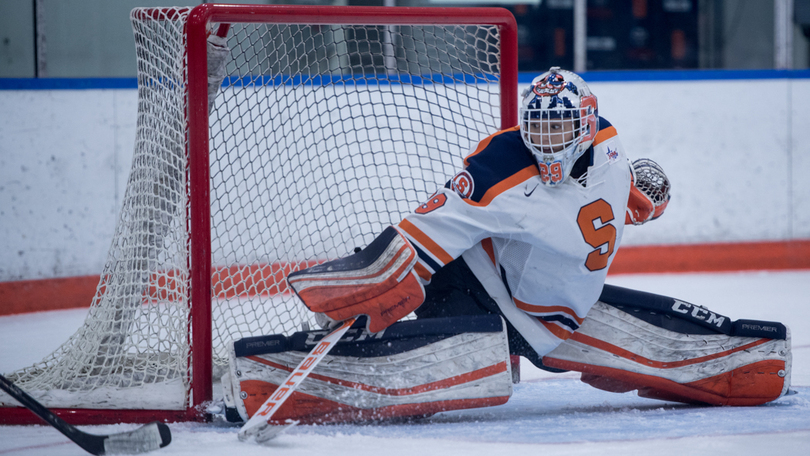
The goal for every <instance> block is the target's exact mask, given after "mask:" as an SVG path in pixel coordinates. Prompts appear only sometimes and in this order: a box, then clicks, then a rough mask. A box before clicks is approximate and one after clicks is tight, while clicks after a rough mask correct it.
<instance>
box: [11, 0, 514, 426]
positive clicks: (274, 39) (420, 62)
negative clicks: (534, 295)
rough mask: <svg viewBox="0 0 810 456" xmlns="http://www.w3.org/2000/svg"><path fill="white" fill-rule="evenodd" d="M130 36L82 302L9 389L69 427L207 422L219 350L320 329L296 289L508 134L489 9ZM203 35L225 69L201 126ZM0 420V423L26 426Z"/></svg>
mask: <svg viewBox="0 0 810 456" xmlns="http://www.w3.org/2000/svg"><path fill="white" fill-rule="evenodd" d="M131 19H132V26H133V30H134V33H135V43H136V50H137V59H138V124H137V134H136V141H135V150H134V156H133V165H132V169H131V172H130V177H129V181H128V184H127V190H126V194H125V196H124V200H123V207H122V209H121V213H120V216H119V219H118V223H117V227H116V231H115V235H114V238H113V241H112V246H111V248H110V253H109V255H108V260H107V263H106V265H105V268H104V271H103V274H102V278H101V281H100V283H99V286H98V290H97V292H96V296H95V297H94V299H93V301H92V304H91V307H90V309H89V312H88V316H87V318H86V320H85V323H84V325H83V326H82V327H81V328H80V329H79V330H78V331H77V332H76V333H75V334H74V335H73V336H72V337H71V338H70V339H69V340H68V341H67V342H65V343H64V344H63V345H62V346H61V347H59V348H58V349H57V350H56V351H55V352H54V353H52V354H51V355H49V356H48V357H46V358H45V359H43V360H42V361H41V362H39V363H36V364H34V365H33V366H31V367H28V368H24V369H21V370H19V371H17V372H14V373H12V374H10V375H9V378H10V379H11V380H12V381H14V382H15V383H16V384H17V385H18V386H20V387H21V388H23V389H25V390H27V391H28V392H29V393H30V394H31V395H32V396H34V397H36V398H37V399H38V400H39V401H41V402H42V403H43V404H44V405H45V406H47V407H49V408H52V409H54V411H55V412H57V413H58V414H60V415H61V416H63V417H64V418H67V419H68V420H69V421H71V422H73V423H87V424H91V423H106V422H147V421H152V420H163V421H177V420H198V419H205V416H206V413H205V410H204V408H205V403H206V402H207V401H210V400H212V397H213V382H214V381H215V379H217V378H218V377H219V375H220V374H221V372H222V371H224V369H223V368H224V367H225V366H226V363H227V350H228V344H229V343H231V342H232V341H233V340H237V339H240V338H244V337H249V336H256V335H263V334H279V333H283V334H290V333H292V332H294V331H296V330H300V329H301V328H302V327H306V326H307V325H313V326H314V322H313V321H312V319H311V315H310V313H309V312H308V311H307V309H306V308H305V307H304V306H303V304H301V303H300V301H298V300H297V298H296V297H295V296H294V295H293V294H291V293H290V292H289V290H287V288H286V285H285V282H284V279H285V277H286V275H287V274H289V272H290V271H294V270H298V269H300V268H302V267H306V266H307V265H312V264H316V263H317V262H320V261H324V260H329V259H335V258H339V257H343V256H346V255H348V254H351V253H352V252H353V251H354V249H355V248H356V247H360V248H362V247H364V246H366V245H368V244H369V243H370V242H371V241H372V240H373V239H374V238H375V237H376V235H377V234H379V233H380V232H382V231H383V230H384V229H385V228H386V227H387V226H389V225H392V224H395V223H397V222H399V220H401V218H402V217H403V216H404V215H406V214H408V213H410V212H411V211H412V210H413V209H414V208H416V207H417V206H418V205H419V204H420V203H422V202H424V201H425V200H426V199H427V198H428V197H429V196H430V194H432V193H433V192H434V191H435V190H436V189H437V188H439V186H441V185H443V184H444V183H445V182H446V181H447V180H448V179H449V178H450V177H451V176H452V175H453V174H454V173H455V172H457V171H458V169H460V166H461V159H462V158H463V156H464V155H466V154H467V153H468V152H469V151H470V150H471V148H472V147H474V146H475V145H476V144H477V143H478V141H480V140H482V139H483V138H485V137H486V136H488V135H489V134H491V133H493V132H494V131H495V130H498V129H503V128H509V127H512V126H514V125H516V124H517V36H516V30H517V29H516V25H515V21H514V18H513V16H512V15H511V14H510V13H509V12H508V11H506V10H504V9H501V8H421V7H420V8H399V7H341V6H331V7H318V6H281V5H218V4H203V5H200V6H197V7H195V8H193V9H192V8H139V9H135V10H133V11H132V14H131ZM212 31H213V32H214V33H217V32H218V34H219V35H221V36H226V37H227V43H228V46H229V47H230V56H229V58H228V60H227V66H226V77H225V80H224V82H223V84H222V85H221V87H220V89H219V91H218V94H217V95H216V98H215V99H214V103H213V108H212V109H211V111H210V115H209V110H208V87H207V85H208V79H209V78H208V71H207V60H208V59H207V50H206V46H207V43H206V39H207V36H208V34H210V33H212ZM223 32H226V33H227V35H225V33H223ZM214 86H216V84H214ZM0 406H3V407H7V408H3V409H0V422H1V423H4V424H9V423H36V422H38V421H37V419H36V418H35V417H34V416H33V415H32V414H30V413H28V412H27V411H26V410H25V409H21V408H19V407H18V404H16V403H15V402H14V401H13V399H11V398H10V397H8V396H5V395H0Z"/></svg>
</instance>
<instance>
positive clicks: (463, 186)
mask: <svg viewBox="0 0 810 456" xmlns="http://www.w3.org/2000/svg"><path fill="white" fill-rule="evenodd" d="M450 188H451V189H452V190H453V191H454V192H456V193H458V196H460V197H462V198H464V199H467V198H469V197H471V196H472V194H473V190H475V184H474V183H473V178H472V175H470V173H468V172H467V171H461V172H460V173H458V174H456V175H455V176H454V177H453V180H452V181H451V182H450Z"/></svg>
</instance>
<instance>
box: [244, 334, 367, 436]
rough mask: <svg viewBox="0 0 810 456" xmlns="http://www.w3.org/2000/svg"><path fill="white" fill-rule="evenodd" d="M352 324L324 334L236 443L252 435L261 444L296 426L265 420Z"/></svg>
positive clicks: (250, 422)
mask: <svg viewBox="0 0 810 456" xmlns="http://www.w3.org/2000/svg"><path fill="white" fill-rule="evenodd" d="M354 321H355V319H354V318H350V319H348V320H346V321H344V322H343V324H342V325H340V327H338V328H337V329H335V330H334V331H332V332H331V333H329V334H327V335H326V336H325V337H324V338H323V339H321V341H320V342H318V344H317V345H315V348H313V349H312V351H311V352H309V355H307V356H306V357H305V358H304V360H303V361H301V363H300V364H299V365H298V367H296V368H295V369H294V370H293V371H292V372H291V373H290V375H289V376H288V377H287V379H286V380H284V382H283V383H282V384H281V385H279V387H278V388H277V389H276V391H275V392H274V393H273V394H272V395H271V396H270V397H269V398H268V399H267V400H266V401H265V402H264V404H262V406H261V407H259V410H258V411H256V413H255V414H253V416H252V417H250V419H249V420H248V422H247V423H245V425H244V426H242V429H240V430H239V440H241V441H245V440H248V439H249V438H250V437H251V436H255V438H256V443H260V444H264V443H266V442H267V441H269V440H271V439H273V438H275V437H276V436H277V435H279V434H281V433H282V432H284V430H285V429H288V428H291V427H293V426H295V425H296V424H298V422H297V421H294V422H292V423H289V424H287V425H280V426H274V425H271V424H269V423H268V421H270V419H271V418H272V417H273V414H274V413H276V411H277V410H278V409H279V408H281V405H282V404H283V403H284V402H285V401H286V400H287V399H288V398H289V397H290V396H291V395H292V393H293V391H295V389H296V388H297V387H298V385H299V384H300V383H301V382H303V381H304V379H305V378H307V376H308V375H309V373H310V372H312V370H313V369H315V366H316V365H317V364H318V363H319V362H321V360H322V359H323V358H325V357H326V355H327V354H328V353H329V351H330V350H332V347H334V346H335V345H336V344H337V342H338V341H339V340H340V338H341V337H343V334H345V333H346V331H348V329H349V328H350V327H351V326H352V324H353V323H354Z"/></svg>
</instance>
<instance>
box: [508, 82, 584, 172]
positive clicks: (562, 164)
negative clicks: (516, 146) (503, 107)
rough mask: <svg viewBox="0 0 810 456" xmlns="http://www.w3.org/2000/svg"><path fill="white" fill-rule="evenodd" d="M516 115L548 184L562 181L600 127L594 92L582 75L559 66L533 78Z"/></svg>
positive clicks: (522, 132) (521, 133)
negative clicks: (592, 92)
mask: <svg viewBox="0 0 810 456" xmlns="http://www.w3.org/2000/svg"><path fill="white" fill-rule="evenodd" d="M519 116H520V136H521V138H523V143H524V144H526V147H528V148H529V150H530V151H531V152H532V154H534V157H535V158H536V159H537V165H538V167H539V168H540V179H541V180H542V182H543V183H544V184H545V185H547V186H550V187H555V186H557V185H559V184H562V183H563V182H565V179H566V178H567V177H568V176H569V175H570V174H571V170H572V169H573V167H574V163H575V162H576V161H577V159H578V158H579V157H581V156H582V154H584V153H585V151H587V150H588V148H589V147H591V144H592V143H593V139H594V137H595V136H596V132H597V130H598V129H599V115H598V110H597V104H596V96H595V95H593V94H591V91H590V89H588V85H587V84H586V83H585V81H584V80H583V79H582V78H581V77H579V76H578V75H576V74H574V73H572V72H570V71H566V70H561V69H560V68H559V67H551V69H550V70H549V71H547V72H545V73H543V74H541V75H540V76H538V77H536V78H534V80H533V81H532V84H531V86H529V88H528V89H526V90H525V91H524V92H523V94H522V99H521V104H520V112H519Z"/></svg>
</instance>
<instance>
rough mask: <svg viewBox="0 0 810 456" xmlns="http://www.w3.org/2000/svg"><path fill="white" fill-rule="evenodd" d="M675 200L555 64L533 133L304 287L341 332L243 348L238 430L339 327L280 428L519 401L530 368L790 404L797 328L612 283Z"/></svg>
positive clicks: (722, 400)
mask: <svg viewBox="0 0 810 456" xmlns="http://www.w3.org/2000/svg"><path fill="white" fill-rule="evenodd" d="M669 199H670V184H669V180H668V178H667V176H666V175H665V174H664V172H663V170H662V169H661V167H659V166H658V165H657V164H655V163H654V162H652V161H650V160H646V159H641V160H636V161H635V162H633V163H630V162H629V160H628V159H627V158H626V156H625V152H624V149H623V147H622V144H621V142H620V140H619V137H618V135H617V132H616V129H615V128H614V127H613V126H612V125H611V123H610V122H609V121H608V120H606V119H605V118H603V117H600V116H599V113H598V109H597V100H596V97H595V96H594V95H593V94H592V93H591V92H590V90H589V88H588V86H587V84H586V83H585V81H583V80H582V78H580V77H579V76H578V75H576V74H574V73H571V72H568V71H565V70H561V69H559V68H556V67H555V68H551V69H550V70H549V71H548V72H546V73H544V74H542V75H540V76H538V77H537V78H536V79H535V80H534V81H533V82H532V83H531V84H530V86H529V87H528V89H527V90H526V91H525V92H524V93H523V96H522V101H521V106H520V112H519V125H516V126H515V127H514V128H511V129H508V130H503V131H498V132H496V133H494V134H492V135H491V136H489V137H487V138H485V139H484V140H483V141H481V142H480V143H479V144H478V146H477V147H476V148H475V149H474V150H473V151H472V152H471V153H470V154H469V155H468V156H467V157H466V158H465V159H464V162H463V168H462V169H461V170H460V171H459V172H458V173H457V174H456V175H455V176H453V177H452V178H450V179H449V180H448V181H447V183H446V184H445V185H444V186H443V187H442V188H440V189H438V190H437V191H436V192H435V193H434V194H433V195H432V196H430V198H429V199H428V200H427V201H426V202H425V203H424V204H422V205H420V206H419V207H416V208H415V210H414V212H413V213H411V214H409V215H408V216H406V217H405V218H404V219H403V220H401V221H400V222H399V223H398V224H397V225H396V226H391V227H389V228H387V229H386V230H385V231H383V232H382V233H381V234H380V235H379V236H378V237H377V238H376V240H374V242H372V243H371V244H370V245H368V246H366V247H365V248H363V249H362V250H361V251H359V252H358V253H355V254H353V255H350V256H347V257H345V258H342V259H337V260H334V261H329V262H326V263H323V264H320V265H317V266H314V267H311V268H309V269H305V270H301V271H297V272H295V273H292V274H290V275H289V277H288V282H289V285H290V287H291V288H292V289H293V290H294V291H295V292H296V293H297V295H298V296H299V297H300V299H301V300H302V301H303V302H304V304H305V305H306V306H307V307H308V308H309V309H310V310H311V311H312V312H315V313H316V314H317V316H318V320H319V321H320V322H322V325H323V327H324V329H322V330H315V331H306V332H300V333H296V334H294V335H292V336H290V337H286V336H283V335H275V336H267V337H259V338H253V339H246V340H242V341H238V342H236V343H235V344H234V349H233V351H232V353H231V360H230V372H229V374H228V375H226V376H225V377H224V378H223V388H224V389H225V396H226V404H227V406H228V410H229V417H230V418H231V419H233V420H247V419H248V418H249V417H251V416H252V415H253V414H254V413H255V412H256V411H257V409H258V407H260V406H261V405H262V403H263V402H264V401H265V400H266V399H267V398H268V397H269V396H270V395H271V394H272V393H273V391H274V390H275V389H276V388H277V387H278V386H279V385H280V384H281V382H282V381H284V379H285V378H286V376H287V375H288V374H289V373H290V372H291V370H292V368H293V367H295V366H296V365H298V363H300V362H301V361H302V360H303V359H304V357H305V356H306V354H307V352H308V351H309V350H310V349H312V347H313V346H315V343H316V342H317V341H318V340H319V339H320V338H321V337H323V336H324V335H325V334H326V333H327V332H328V328H329V327H332V326H333V325H335V324H336V323H339V322H342V321H344V320H347V319H350V318H355V317H359V319H358V320H357V323H356V324H355V326H354V327H353V328H352V329H351V330H350V331H349V332H348V333H347V334H346V336H344V338H343V339H341V341H340V342H339V343H338V344H336V346H335V348H334V349H333V350H332V351H331V352H330V353H329V355H328V356H327V357H326V358H324V361H323V362H322V363H321V364H320V365H318V367H317V368H316V369H314V370H313V372H312V373H311V374H310V376H309V377H308V378H307V379H306V380H304V381H303V383H301V385H300V386H299V388H298V389H297V390H296V391H295V392H294V393H293V394H292V396H291V398H290V400H289V401H287V402H286V403H285V404H284V405H283V406H282V407H281V408H280V409H279V410H278V413H277V414H276V415H275V416H274V417H273V420H276V421H278V422H284V421H285V420H288V419H293V420H299V421H301V422H305V423H306V422H309V423H312V422H346V421H357V420H371V419H379V418H396V417H409V416H421V415H428V414H431V413H436V412H440V411H445V410H454V409H462V408H470V407H484V406H492V405H497V404H502V403H504V402H506V401H507V400H508V398H509V397H510V395H511V393H512V377H511V370H510V369H511V365H510V356H518V355H519V356H523V357H525V358H527V359H528V360H529V361H531V362H532V363H533V364H534V365H536V366H537V367H539V368H541V369H545V370H549V371H552V372H562V371H578V372H581V373H582V375H581V379H582V381H583V382H585V383H587V384H589V385H592V386H594V387H597V388H600V389H604V390H608V391H614V392H626V391H633V390H637V391H638V394H639V395H641V396H643V397H648V398H654V399H663V400H669V401H678V402H685V403H697V404H713V405H756V404H763V403H766V402H769V401H772V400H774V399H777V398H779V397H780V396H782V395H784V394H785V393H786V392H787V390H788V387H789V384H790V363H791V355H790V348H791V347H790V332H789V330H788V328H787V327H785V326H784V325H782V324H781V323H776V322H768V321H752V320H736V321H733V320H731V319H730V318H729V317H727V316H724V315H720V314H718V313H715V312H712V311H711V310H709V309H707V308H705V307H702V306H699V305H695V304H691V303H687V302H684V301H681V300H678V299H674V298H670V297H665V296H659V295H654V294H650V293H642V292H638V291H633V290H628V289H624V288H619V287H614V286H609V285H605V278H606V275H607V272H608V269H609V267H610V265H611V262H612V261H613V258H614V256H615V254H616V251H617V249H618V248H619V244H620V242H621V238H622V233H623V230H624V226H625V225H641V224H644V223H646V222H648V221H650V220H654V219H656V218H658V217H660V216H661V215H662V214H663V212H664V210H665V209H666V206H667V204H668V202H669ZM408 315H415V317H416V318H415V319H413V318H411V319H407V320H404V321H400V320H401V319H403V318H404V317H406V316H408ZM538 407H542V404H538Z"/></svg>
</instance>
